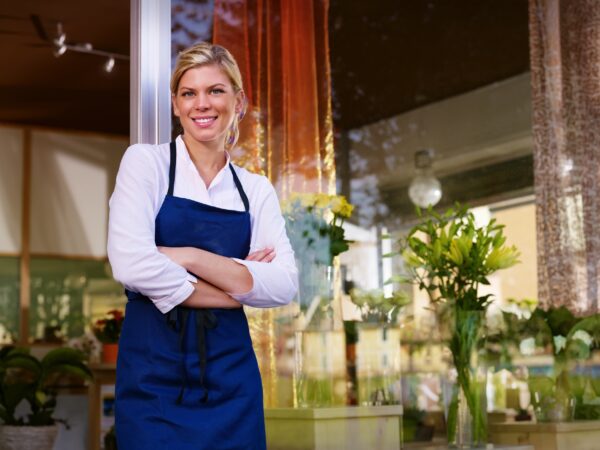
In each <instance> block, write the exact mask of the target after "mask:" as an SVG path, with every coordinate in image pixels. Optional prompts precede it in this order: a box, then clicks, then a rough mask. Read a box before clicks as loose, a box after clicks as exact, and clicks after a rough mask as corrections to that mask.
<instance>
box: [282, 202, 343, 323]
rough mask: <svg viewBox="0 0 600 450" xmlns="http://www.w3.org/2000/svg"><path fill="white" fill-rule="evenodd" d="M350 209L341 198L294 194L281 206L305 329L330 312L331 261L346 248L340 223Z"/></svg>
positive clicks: (332, 265) (332, 267) (332, 266)
mask: <svg viewBox="0 0 600 450" xmlns="http://www.w3.org/2000/svg"><path fill="white" fill-rule="evenodd" d="M352 210H353V206H352V205H351V204H350V203H348V201H347V200H346V198H345V197H344V196H341V195H328V194H311V193H295V194H292V195H291V196H290V198H289V199H288V200H287V201H286V202H285V203H284V205H283V212H284V217H285V219H286V225H287V230H288V236H289V238H290V241H291V243H292V247H293V248H294V251H295V253H296V260H297V263H298V268H299V277H300V289H299V291H300V292H299V303H300V309H301V311H302V312H303V313H305V315H306V322H305V323H306V326H308V325H310V324H311V323H312V324H313V325H315V324H318V322H319V317H320V316H322V315H323V314H325V315H327V314H328V313H330V312H331V300H332V299H333V290H334V260H335V258H336V257H337V256H338V255H340V254H341V253H343V252H345V251H347V250H348V248H349V244H350V243H351V241H349V240H348V239H346V237H345V232H344V228H343V224H344V221H345V220H346V219H348V218H349V217H350V216H351V215H352Z"/></svg>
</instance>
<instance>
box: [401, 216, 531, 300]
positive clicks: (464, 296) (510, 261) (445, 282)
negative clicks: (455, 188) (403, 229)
mask: <svg viewBox="0 0 600 450" xmlns="http://www.w3.org/2000/svg"><path fill="white" fill-rule="evenodd" d="M418 214H419V217H422V219H423V220H422V222H421V223H419V224H418V225H416V226H415V227H413V228H412V229H411V230H410V232H409V234H408V236H407V238H406V239H405V240H404V241H403V242H402V243H401V248H402V256H403V257H404V261H405V262H406V265H407V267H408V271H409V273H410V277H409V279H410V280H412V282H414V283H416V284H417V285H418V286H419V288H420V289H424V290H426V291H427V293H428V294H429V297H430V298H431V300H432V302H434V303H437V302H441V301H444V302H450V303H455V304H456V306H457V307H458V308H460V309H463V310H467V311H477V310H479V311H483V310H485V309H486V307H487V305H488V304H489V302H490V301H491V300H492V299H491V297H490V296H489V295H484V296H478V294H477V290H478V288H479V285H481V284H484V285H486V284H489V280H488V276H489V275H491V274H493V273H494V272H496V271H498V270H501V269H505V268H508V267H511V266H513V265H515V264H516V263H518V262H519V260H518V258H519V252H518V250H517V249H516V248H515V247H514V246H512V247H509V246H507V245H505V242H506V237H505V236H504V234H503V229H504V226H503V225H498V224H497V223H496V221H495V219H492V220H491V221H490V222H489V224H488V225H486V226H484V227H477V225H476V224H475V217H474V216H473V214H472V213H471V212H469V211H468V209H467V207H465V206H460V205H457V206H456V209H449V210H448V211H446V213H444V214H443V215H440V214H438V213H436V212H435V211H434V210H433V209H432V208H429V209H428V210H427V211H426V212H425V213H424V214H423V213H421V211H419V212H418Z"/></svg>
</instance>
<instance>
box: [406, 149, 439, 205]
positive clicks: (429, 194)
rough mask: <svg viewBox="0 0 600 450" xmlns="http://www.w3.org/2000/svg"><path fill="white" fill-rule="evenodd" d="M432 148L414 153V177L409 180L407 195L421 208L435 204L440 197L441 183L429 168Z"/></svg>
mask: <svg viewBox="0 0 600 450" xmlns="http://www.w3.org/2000/svg"><path fill="white" fill-rule="evenodd" d="M433 154H434V152H433V150H432V149H423V150H419V151H418V152H416V153H415V173H416V174H415V177H414V178H413V179H412V181H411V182H410V186H409V188H408V196H409V197H410V200H411V201H412V202H413V203H414V204H415V205H417V206H419V207H421V208H427V207H429V206H435V205H436V204H437V203H438V202H439V201H440V200H441V198H442V184H441V183H440V180H438V179H437V178H436V177H435V174H434V173H433V169H432V168H431V166H432V162H433Z"/></svg>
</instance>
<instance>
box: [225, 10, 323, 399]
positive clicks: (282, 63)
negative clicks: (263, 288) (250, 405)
mask: <svg viewBox="0 0 600 450" xmlns="http://www.w3.org/2000/svg"><path fill="white" fill-rule="evenodd" d="M328 8H329V2H328V0H215V9H214V19H213V43H215V44H219V45H223V46H224V47H226V48H227V49H228V50H229V51H231V53H232V54H233V55H234V57H235V58H236V60H237V62H238V64H239V66H240V70H241V72H242V77H243V79H244V89H245V92H246V95H247V97H248V101H249V105H248V106H249V107H248V113H247V115H246V117H245V118H244V120H243V121H242V123H241V129H240V140H239V142H238V148H236V149H235V150H234V151H232V157H233V158H234V160H235V161H236V163H238V164H240V165H242V166H245V167H246V168H248V169H249V170H252V171H254V172H258V173H262V174H264V175H266V176H267V177H268V178H269V179H270V180H271V182H272V183H273V185H274V186H275V188H276V189H277V191H278V193H279V198H280V200H282V199H285V198H287V197H288V196H289V194H290V193H292V192H325V193H330V194H333V193H335V165H334V164H335V162H334V153H333V132H332V117H331V84H330V68H329V44H328V23H327V17H328ZM248 312H249V324H250V331H251V333H252V339H253V342H254V348H255V350H256V355H257V359H258V363H259V366H260V372H261V375H262V379H263V392H264V402H265V406H267V407H281V406H292V402H293V400H292V397H293V394H292V392H291V391H290V390H289V389H288V388H286V386H287V387H289V386H288V385H289V383H287V384H286V383H285V382H283V381H282V380H283V378H287V379H288V380H290V379H291V375H292V374H291V373H290V370H291V369H292V368H290V367H289V365H287V364H286V363H285V361H287V360H289V358H288V357H286V355H285V354H284V353H283V352H284V350H282V348H285V345H282V342H281V341H285V335H286V332H285V331H282V330H276V329H275V320H274V319H275V312H274V311H273V310H272V309H269V310H266V311H258V310H251V311H248ZM287 313H289V311H288V312H286V311H284V310H281V309H279V310H278V312H277V314H278V315H285V314H287ZM288 332H289V330H288ZM288 356H289V355H288ZM292 371H293V369H292ZM292 389H293V388H292Z"/></svg>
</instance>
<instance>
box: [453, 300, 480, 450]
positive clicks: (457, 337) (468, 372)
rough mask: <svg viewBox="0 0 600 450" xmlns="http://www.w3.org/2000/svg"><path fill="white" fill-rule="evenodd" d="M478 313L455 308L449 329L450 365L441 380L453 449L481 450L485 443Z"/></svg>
mask: <svg viewBox="0 0 600 450" xmlns="http://www.w3.org/2000/svg"><path fill="white" fill-rule="evenodd" d="M484 320H485V316H484V313H483V312H482V311H468V310H467V311H464V310H460V309H459V308H457V309H456V310H455V311H454V317H453V318H452V321H451V323H452V326H451V329H450V344H449V348H450V352H451V354H452V362H453V366H452V367H451V368H450V370H449V372H448V374H446V376H445V377H444V378H443V380H442V396H443V400H444V413H445V416H446V428H447V433H448V444H449V446H450V447H453V448H465V449H467V448H483V447H485V446H486V444H487V399H486V382H487V368H486V367H484V365H483V364H482V360H481V359H480V358H479V352H480V351H481V349H482V348H483V323H484Z"/></svg>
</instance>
